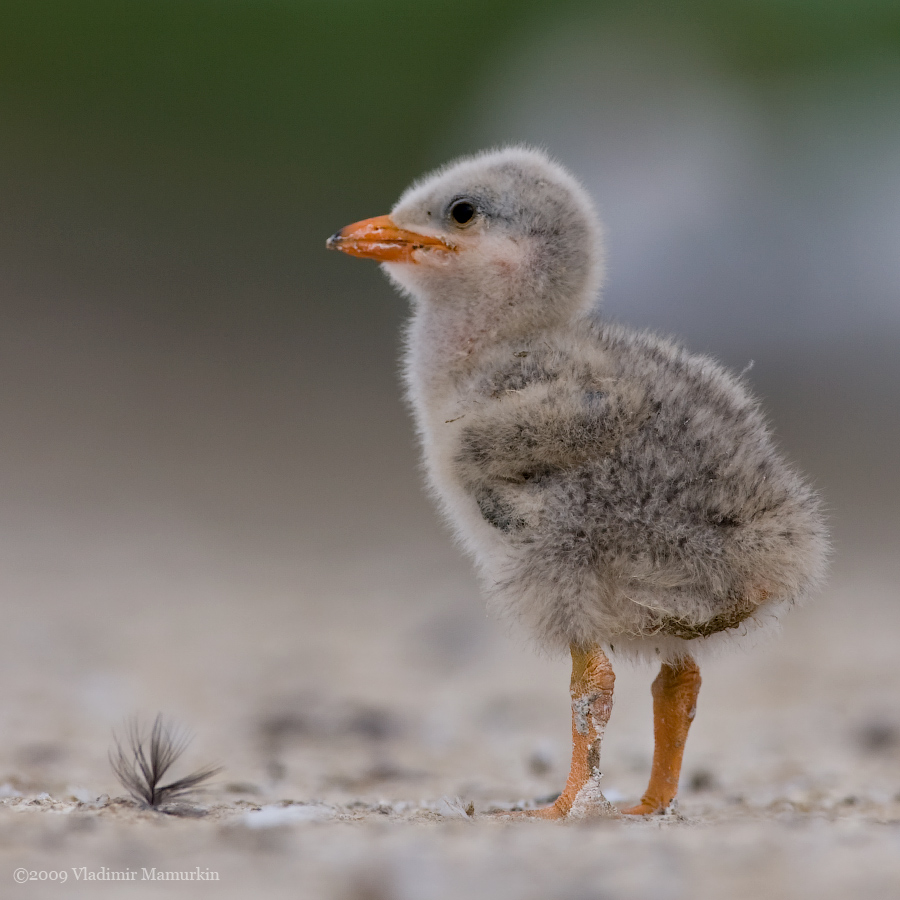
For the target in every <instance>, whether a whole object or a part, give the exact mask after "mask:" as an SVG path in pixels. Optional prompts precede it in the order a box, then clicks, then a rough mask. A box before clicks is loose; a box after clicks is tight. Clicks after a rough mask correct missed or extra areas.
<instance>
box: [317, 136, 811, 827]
mask: <svg viewBox="0 0 900 900" xmlns="http://www.w3.org/2000/svg"><path fill="white" fill-rule="evenodd" d="M328 246H329V247H331V248H333V249H337V250H342V251H344V252H346V253H350V254H352V255H355V256H362V257H369V258H373V259H376V260H379V261H380V262H381V263H382V267H383V269H384V270H385V272H386V273H387V275H388V277H389V278H390V279H391V281H393V282H394V283H395V284H396V285H397V286H398V287H399V288H400V289H401V290H402V291H403V292H404V293H405V294H406V295H407V296H408V297H409V298H410V300H411V302H412V318H411V320H410V323H409V328H408V333H407V343H406V356H405V368H404V372H405V380H406V388H407V393H408V397H409V400H410V403H411V406H412V409H413V413H414V416H415V421H416V426H417V429H418V433H419V438H420V440H421V445H422V450H423V454H424V459H425V466H426V471H427V474H428V479H429V482H430V486H431V488H432V492H433V493H434V495H435V497H436V498H437V500H438V502H439V504H440V505H441V507H442V509H443V511H444V513H445V515H446V518H447V519H448V521H449V522H450V524H451V526H452V528H453V530H454V531H455V533H456V535H457V536H458V538H459V540H460V541H461V543H462V545H463V546H464V547H465V549H466V550H467V551H468V552H469V553H470V554H471V556H472V557H473V558H474V560H475V563H476V566H477V569H478V573H479V575H480V578H481V582H482V584H483V587H484V590H485V592H486V594H487V596H488V598H489V602H490V604H491V605H492V606H493V607H494V608H495V609H497V610H499V611H501V612H503V613H505V614H507V615H510V616H513V617H515V618H516V619H518V620H520V621H522V622H524V623H525V624H526V626H527V627H528V628H529V629H530V631H531V633H532V635H533V636H534V638H535V639H536V641H537V642H538V643H539V644H541V645H543V646H545V647H547V648H550V649H559V648H568V649H569V650H570V652H571V655H572V681H571V694H572V738H573V754H572V767H571V772H570V775H569V779H568V782H567V784H566V788H565V790H564V791H563V793H562V794H561V795H560V797H559V799H557V801H556V802H555V803H554V804H553V805H552V806H550V807H547V808H545V809H540V810H531V811H529V812H528V814H529V815H537V816H541V817H546V818H566V817H569V818H579V817H584V816H591V815H601V814H609V813H610V812H612V810H611V807H610V806H609V804H608V803H607V802H606V800H605V799H604V798H603V795H602V793H601V791H600V789H599V778H600V770H599V759H600V742H601V738H602V736H603V731H604V728H605V726H606V723H607V720H608V718H609V714H610V710H611V708H612V694H613V686H614V681H615V676H614V674H613V670H612V667H611V665H610V662H609V658H608V656H607V651H608V652H611V653H615V654H617V655H626V656H632V657H634V656H636V657H644V658H650V659H658V660H659V661H660V662H661V664H662V668H661V670H660V673H659V676H658V677H657V678H656V680H655V681H654V683H653V699H654V721H655V726H654V738H655V750H654V757H653V763H652V768H651V776H650V783H649V786H648V789H647V791H646V793H645V794H644V796H643V797H642V799H641V801H640V803H638V804H637V805H636V806H634V807H632V808H630V809H627V810H625V812H626V813H630V814H650V813H656V812H661V811H664V810H665V809H666V808H668V807H669V805H670V804H671V802H672V801H673V799H674V797H675V794H676V791H677V788H678V777H679V773H680V769H681V760H682V753H683V749H684V743H685V740H686V738H687V732H688V728H689V727H690V723H691V720H692V719H693V717H694V713H695V709H696V700H697V693H698V691H699V687H700V674H699V668H698V666H697V662H696V657H697V655H698V653H699V651H700V650H701V649H702V648H704V647H705V646H709V645H710V644H713V643H715V642H717V641H721V640H722V638H723V637H726V636H731V637H741V636H743V635H745V634H746V633H748V632H749V631H750V630H751V629H752V628H754V627H759V626H762V625H765V624H767V623H769V622H771V621H774V620H775V619H776V618H777V615H778V613H779V612H781V611H782V610H783V609H785V608H786V607H788V606H789V605H791V604H792V603H794V602H796V601H797V600H799V599H801V598H802V597H804V596H805V595H806V594H807V593H808V592H809V591H810V590H811V589H812V588H813V587H814V586H815V585H816V584H817V583H818V582H819V581H820V580H821V578H822V576H823V573H824V568H825V559H826V555H827V534H826V529H825V526H824V524H823V519H822V514H821V510H820V503H819V500H818V498H817V496H816V494H815V493H814V491H813V490H812V489H811V488H810V487H809V486H808V485H807V484H806V483H805V482H804V481H803V479H802V478H801V477H799V476H798V475H797V474H796V473H795V472H794V471H793V470H792V469H791V468H790V467H789V466H788V465H786V463H785V462H784V461H783V460H782V458H781V457H780V456H779V455H778V453H777V451H776V449H775V447H774V446H773V443H772V439H771V435H770V433H769V430H768V428H767V426H766V422H765V420H764V418H763V415H762V413H761V412H760V409H759V404H758V403H757V401H756V400H755V399H754V398H753V397H752V396H751V395H750V394H749V392H748V390H747V388H746V386H745V385H744V384H743V383H742V381H741V380H740V378H738V377H736V376H734V375H732V374H730V373H729V372H727V371H726V370H724V369H723V368H722V367H721V366H719V365H718V364H717V363H715V362H714V361H713V360H711V359H709V358H707V357H703V356H698V355H694V354H691V353H688V352H687V351H685V350H683V349H682V348H681V347H679V346H678V345H677V344H676V343H674V342H672V341H670V340H668V339H666V338H661V337H658V336H656V335H654V334H651V333H648V332H639V331H634V330H630V329H627V328H624V327H621V326H619V325H615V324H610V323H608V322H604V321H603V320H602V318H600V317H599V316H598V315H597V311H596V305H597V300H598V293H599V289H600V284H601V281H602V275H603V268H604V252H603V243H602V228H601V225H600V222H599V219H598V217H597V214H596V212H595V211H594V208H593V206H592V203H591V201H590V199H589V197H588V196H587V194H586V192H585V191H584V189H583V188H582V187H581V186H580V185H579V184H578V183H577V182H576V181H575V179H574V178H573V177H572V176H571V175H569V174H568V173H567V172H566V171H565V170H564V169H562V168H561V167H560V166H559V165H557V164H556V163H554V162H553V161H551V160H550V159H549V158H548V157H547V156H546V155H544V154H543V153H541V152H538V151H535V150H531V149H527V148H510V149H504V150H498V151H492V152H486V153H483V154H480V155H477V156H473V157H469V158H466V159H462V160H460V161H458V162H456V163H453V164H451V165H449V166H447V167H445V168H443V169H441V170H439V171H437V172H436V173H434V174H432V175H430V176H428V177H426V178H425V179H423V180H422V181H420V182H418V183H416V184H414V185H413V186H412V187H410V188H409V189H408V190H407V191H406V192H405V193H404V194H403V196H402V197H401V198H400V200H399V201H398V202H397V204H396V206H395V207H394V209H393V210H392V212H391V214H390V215H389V216H381V217H378V218H375V219H367V220H365V221H362V222H359V223H356V224H355V225H350V226H348V227H346V228H343V229H341V230H340V231H338V232H337V233H336V234H335V235H333V236H332V237H331V238H330V239H329V241H328Z"/></svg>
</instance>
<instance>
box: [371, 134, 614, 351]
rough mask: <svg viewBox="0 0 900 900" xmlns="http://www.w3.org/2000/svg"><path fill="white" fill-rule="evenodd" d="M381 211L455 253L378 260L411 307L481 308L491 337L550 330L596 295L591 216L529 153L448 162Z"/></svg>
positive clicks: (599, 263) (597, 266) (576, 191)
mask: <svg viewBox="0 0 900 900" xmlns="http://www.w3.org/2000/svg"><path fill="white" fill-rule="evenodd" d="M390 218H391V220H393V222H394V223H396V225H397V226H398V227H399V228H402V229H404V230H407V231H409V232H412V233H417V234H422V235H429V236H433V237H438V238H440V239H442V240H443V241H444V242H446V244H447V245H449V246H450V247H452V248H453V250H454V251H455V252H450V253H428V252H422V253H420V254H417V255H416V256H415V258H414V260H413V261H412V262H410V261H403V262H384V263H382V265H383V268H384V269H385V271H386V272H387V274H388V276H389V277H390V278H391V280H392V281H393V282H394V283H395V284H397V285H398V286H399V287H400V288H401V289H402V290H404V291H405V292H406V293H408V294H409V295H410V296H411V297H412V298H413V300H414V302H415V303H417V304H423V305H426V306H431V307H438V308H443V309H444V310H445V311H447V312H451V311H452V309H453V308H464V307H471V305H473V304H477V305H479V306H482V307H486V308H487V309H489V310H490V312H491V317H490V318H491V331H492V333H493V334H494V335H495V336H501V335H506V336H512V335H515V334H524V333H528V332H533V331H535V330H538V329H545V328H548V327H552V326H554V325H556V324H561V323H564V322H566V321H569V320H571V319H572V318H574V317H576V316H578V315H580V314H583V313H584V312H586V311H587V310H589V309H590V308H591V307H592V306H593V305H594V304H595V303H596V302H597V296H598V292H599V288H600V283H601V280H602V276H603V242H602V227H601V225H600V221H599V219H598V217H597V214H596V212H595V210H594V208H593V205H592V203H591V201H590V198H589V197H588V195H587V193H586V192H585V190H584V189H583V188H582V187H581V186H580V185H579V184H578V182H577V181H576V180H575V179H574V178H573V177H572V176H571V175H569V173H568V172H566V171H565V170H564V169H563V168H562V167H561V166H559V165H558V164H556V163H554V162H553V161H551V160H550V159H549V158H548V157H547V156H546V155H545V154H543V153H541V152H539V151H536V150H531V149H527V148H522V147H515V148H509V149H504V150H495V151H489V152H485V153H482V154H479V155H477V156H472V157H467V158H464V159H462V160H459V161H457V162H455V163H452V164H450V165H449V166H447V167H445V168H443V169H440V170H438V171H437V172H435V173H433V174H431V175H429V176H426V177H425V178H423V179H422V180H420V181H419V182H417V183H416V184H414V185H413V186H412V187H410V188H409V189H408V190H407V191H406V192H405V193H404V194H403V196H402V197H401V198H400V199H399V201H398V202H397V204H396V205H395V206H394V209H393V210H392V211H391V214H390ZM487 309H486V310H485V311H487Z"/></svg>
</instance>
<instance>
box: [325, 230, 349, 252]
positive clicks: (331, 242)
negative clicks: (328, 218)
mask: <svg viewBox="0 0 900 900" xmlns="http://www.w3.org/2000/svg"><path fill="white" fill-rule="evenodd" d="M343 230H344V229H343V228H341V229H340V230H339V231H336V232H335V233H334V234H333V235H331V237H330V238H328V240H327V241H325V249H326V250H338V249H340V243H341V236H342V232H343Z"/></svg>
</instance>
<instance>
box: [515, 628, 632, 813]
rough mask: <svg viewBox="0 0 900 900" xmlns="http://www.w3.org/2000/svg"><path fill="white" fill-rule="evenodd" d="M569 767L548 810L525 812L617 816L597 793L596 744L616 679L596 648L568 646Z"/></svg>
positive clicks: (598, 741) (610, 701) (598, 790)
mask: <svg viewBox="0 0 900 900" xmlns="http://www.w3.org/2000/svg"><path fill="white" fill-rule="evenodd" d="M571 650H572V682H571V685H570V693H571V695H572V767H571V770H570V772H569V779H568V781H567V782H566V787H565V790H564V791H563V792H562V794H560V796H559V797H558V799H557V800H556V802H555V803H554V804H553V805H552V806H547V807H544V808H543V809H534V810H527V811H526V812H525V813H524V815H526V816H530V817H535V818H541V819H565V818H571V819H583V818H588V817H593V816H617V815H618V812H617V811H616V809H615V807H613V806H612V804H610V803H609V801H608V800H607V799H606V798H605V797H604V796H603V794H602V793H601V791H600V786H599V783H600V768H599V767H600V743H601V740H602V738H603V732H604V730H605V729H606V723H607V722H608V721H609V714H610V712H612V700H613V687H614V686H615V682H616V676H615V674H614V673H613V670H612V666H611V665H610V662H609V659H608V657H607V656H606V654H605V653H604V652H603V651H602V650H601V649H600V648H599V647H596V646H595V647H588V648H587V649H582V648H580V647H576V646H574V645H573V646H572V648H571Z"/></svg>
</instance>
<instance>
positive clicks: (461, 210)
mask: <svg viewBox="0 0 900 900" xmlns="http://www.w3.org/2000/svg"><path fill="white" fill-rule="evenodd" d="M450 218H451V219H453V221H454V222H456V224H457V225H468V224H469V223H470V222H471V221H472V219H474V218H475V204H474V203H472V202H471V201H469V200H457V201H455V202H454V203H453V204H451V206H450Z"/></svg>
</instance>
